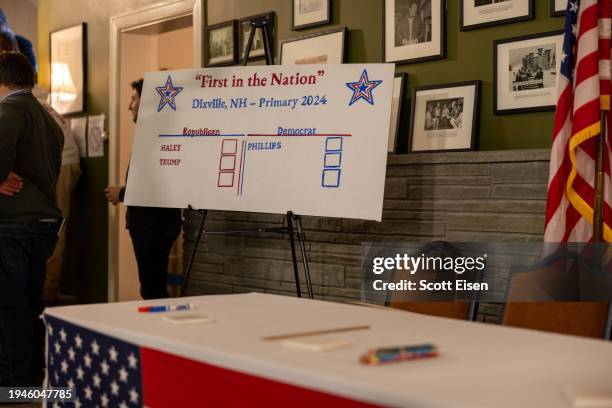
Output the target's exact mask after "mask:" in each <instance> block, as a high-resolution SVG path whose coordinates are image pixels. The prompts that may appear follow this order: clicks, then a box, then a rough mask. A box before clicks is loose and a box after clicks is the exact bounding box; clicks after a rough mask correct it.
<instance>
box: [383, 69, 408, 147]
mask: <svg viewBox="0 0 612 408" xmlns="http://www.w3.org/2000/svg"><path fill="white" fill-rule="evenodd" d="M407 87H408V74H407V73H405V72H398V73H396V74H395V77H394V78H393V94H392V99H391V124H390V126H389V143H388V145H387V152H388V153H398V145H399V142H398V140H399V135H401V134H403V131H404V123H405V117H404V106H405V103H404V100H405V99H406V88H407Z"/></svg>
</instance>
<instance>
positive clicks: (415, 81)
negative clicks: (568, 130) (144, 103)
mask: <svg viewBox="0 0 612 408" xmlns="http://www.w3.org/2000/svg"><path fill="white" fill-rule="evenodd" d="M291 1H292V0H208V5H207V12H208V23H209V24H214V23H218V22H221V21H225V20H228V19H232V18H236V19H238V18H241V17H246V16H249V15H253V14H259V13H263V12H267V11H271V10H272V11H275V12H276V14H277V25H276V30H277V33H276V34H277V35H276V39H277V41H276V47H275V48H276V52H278V40H279V39H281V40H282V39H286V38H291V37H296V36H300V35H303V34H306V33H309V32H316V31H319V30H322V29H326V28H330V27H333V26H340V25H343V26H347V27H348V28H349V49H348V62H351V63H358V62H381V61H382V1H383V0H332V23H331V24H330V25H328V26H322V27H316V28H312V29H309V30H300V31H299V32H295V31H291ZM151 3H152V1H151V0H103V1H97V0H39V13H38V25H39V27H38V28H39V31H38V32H39V38H38V41H39V46H38V57H39V62H40V74H39V78H40V82H41V84H42V85H43V86H47V87H48V85H49V63H48V55H49V40H48V39H49V36H48V34H49V32H50V31H53V30H57V29H60V28H64V27H67V26H70V25H74V24H78V23H80V22H82V21H85V22H87V23H88V35H89V41H88V49H89V59H88V71H87V79H88V82H89V91H88V95H87V98H88V103H89V113H101V112H102V113H108V107H109V106H108V104H109V89H108V78H109V65H108V63H109V31H108V27H109V18H110V17H111V16H113V15H116V14H120V13H124V12H126V11H129V10H132V9H138V8H140V7H144V6H147V5H150V4H151ZM458 3H459V1H458V0H448V15H447V44H448V47H447V55H448V57H447V58H446V59H445V60H440V61H433V62H425V63H419V64H408V65H398V67H397V71H398V72H408V73H409V74H410V80H409V88H408V91H409V92H408V94H410V93H411V90H412V87H413V86H415V85H425V84H434V83H444V82H454V81H461V80H471V79H480V80H482V81H483V88H482V112H481V132H480V134H481V137H480V140H481V143H480V145H481V149H483V150H485V149H486V150H494V149H521V148H535V147H548V146H550V132H551V128H552V113H551V112H544V113H531V114H521V115H510V116H498V117H496V116H493V106H492V93H493V88H492V86H493V85H492V77H493V65H492V64H493V61H492V59H493V40H494V39H498V38H507V37H513V36H518V35H524V34H531V33H538V32H545V31H551V30H555V29H560V28H562V25H563V19H562V18H551V17H549V16H548V0H535V3H536V10H535V14H536V18H535V20H533V21H528V22H523V23H517V24H509V25H503V26H498V27H493V28H486V29H480V30H474V31H470V32H459V28H458V27H459V21H458V7H459V4H458ZM105 153H106V155H105V157H104V158H98V159H85V160H83V161H82V166H83V172H84V174H83V177H82V179H81V182H80V183H79V186H78V187H77V191H76V193H75V196H76V197H75V201H74V203H73V208H74V212H73V217H74V218H73V221H72V223H71V225H70V226H69V247H68V261H67V262H68V272H69V275H70V277H71V278H70V281H69V285H68V286H69V289H71V291H72V292H73V293H76V294H77V295H78V296H79V298H80V300H81V301H103V300H105V299H106V293H107V268H108V262H107V254H108V232H107V228H108V227H107V223H108V219H107V218H108V217H107V204H106V202H105V200H104V194H103V190H104V187H105V186H106V184H107V180H108V150H106V152H105Z"/></svg>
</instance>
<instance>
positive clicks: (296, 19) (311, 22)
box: [291, 0, 332, 31]
mask: <svg viewBox="0 0 612 408" xmlns="http://www.w3.org/2000/svg"><path fill="white" fill-rule="evenodd" d="M331 13H332V10H331V0H291V16H292V17H291V29H292V30H294V31H295V30H302V29H304V28H311V27H317V26H321V25H325V24H329V23H330V22H331Z"/></svg>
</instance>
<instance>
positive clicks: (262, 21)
mask: <svg viewBox="0 0 612 408" xmlns="http://www.w3.org/2000/svg"><path fill="white" fill-rule="evenodd" d="M270 17H271V16H270V15H266V16H262V17H259V18H256V19H253V20H251V33H250V34H249V41H248V42H247V46H246V48H245V50H244V56H243V61H242V65H246V64H247V62H248V60H249V55H250V54H251V47H252V46H253V39H254V38H255V31H256V30H257V29H258V28H259V29H261V31H262V36H263V41H264V52H265V54H266V65H274V59H273V56H272V44H271V42H270ZM189 211H196V212H198V213H199V214H200V224H199V227H198V232H197V235H196V239H195V242H194V244H193V248H192V250H191V254H190V256H189V262H188V263H187V269H185V277H184V279H183V286H182V288H181V296H184V295H185V289H186V288H187V284H188V283H189V277H190V276H191V270H192V268H193V262H194V260H195V255H196V252H197V251H198V246H199V244H200V240H201V239H202V235H203V234H204V233H206V234H207V235H227V234H244V233H250V232H271V233H280V234H288V236H289V244H290V245H291V260H292V261H293V273H294V278H295V292H296V294H297V296H298V297H302V289H301V287H300V275H299V271H298V262H297V256H296V254H295V236H294V235H297V238H298V241H299V243H300V251H301V252H302V264H303V266H304V275H305V277H306V288H307V290H308V297H309V298H311V299H313V298H314V294H313V292H312V283H311V281H310V269H309V268H308V258H307V256H306V244H305V240H306V234H305V233H304V229H303V228H302V218H301V217H300V216H299V215H295V214H293V212H291V211H288V212H287V214H286V215H285V220H286V223H287V224H286V226H284V227H264V228H258V229H254V230H236V231H205V230H204V226H205V223H206V215H207V214H208V210H194V209H193V208H192V207H191V206H189ZM294 222H295V226H296V227H297V232H296V229H295V228H294V224H293V223H294Z"/></svg>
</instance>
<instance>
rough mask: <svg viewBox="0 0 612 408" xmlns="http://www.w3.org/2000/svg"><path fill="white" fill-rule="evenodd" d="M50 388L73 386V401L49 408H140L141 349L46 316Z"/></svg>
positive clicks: (52, 405) (56, 404)
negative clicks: (74, 396)
mask: <svg viewBox="0 0 612 408" xmlns="http://www.w3.org/2000/svg"><path fill="white" fill-rule="evenodd" d="M45 321H46V324H47V342H48V345H49V347H48V352H47V378H48V383H49V384H48V387H70V388H72V389H73V392H74V393H75V395H76V398H75V400H74V402H65V403H62V402H54V403H49V404H48V406H50V407H53V408H55V407H64V406H65V407H75V408H80V407H94V406H95V407H108V408H111V407H113V408H115V407H141V406H142V405H143V399H142V381H141V361H140V351H139V347H138V346H135V345H133V344H130V343H126V342H124V341H121V340H117V339H115V338H112V337H109V336H105V335H103V334H100V333H97V332H93V331H89V330H86V329H83V328H82V327H77V326H74V325H72V324H70V323H68V322H65V321H63V320H59V319H55V318H53V317H50V316H46V317H45Z"/></svg>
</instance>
